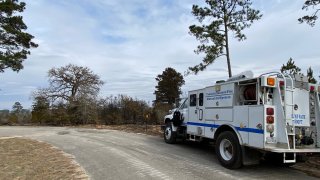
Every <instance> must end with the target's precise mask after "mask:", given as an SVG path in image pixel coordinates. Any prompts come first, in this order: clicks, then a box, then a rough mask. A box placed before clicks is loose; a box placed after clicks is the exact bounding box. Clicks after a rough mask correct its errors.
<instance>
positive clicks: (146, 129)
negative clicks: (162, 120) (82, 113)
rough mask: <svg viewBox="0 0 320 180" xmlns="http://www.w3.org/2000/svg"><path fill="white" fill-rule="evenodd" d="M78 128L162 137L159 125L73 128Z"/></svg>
mask: <svg viewBox="0 0 320 180" xmlns="http://www.w3.org/2000/svg"><path fill="white" fill-rule="evenodd" d="M75 127H77V128H78V127H80V128H95V129H111V130H118V131H124V132H129V133H141V134H147V135H152V136H160V137H162V136H163V132H162V131H161V126H160V125H147V126H146V125H140V124H124V125H81V126H75Z"/></svg>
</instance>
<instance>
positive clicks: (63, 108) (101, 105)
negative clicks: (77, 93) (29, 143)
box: [0, 95, 172, 126]
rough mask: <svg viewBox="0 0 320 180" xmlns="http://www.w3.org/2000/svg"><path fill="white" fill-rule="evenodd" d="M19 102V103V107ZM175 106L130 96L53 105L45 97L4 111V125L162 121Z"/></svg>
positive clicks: (0, 113) (1, 112) (1, 120)
mask: <svg viewBox="0 0 320 180" xmlns="http://www.w3.org/2000/svg"><path fill="white" fill-rule="evenodd" d="M17 105H18V106H19V107H18V108H16V107H17ZM171 107H172V106H170V105H168V104H154V106H149V105H148V104H147V102H146V101H143V100H139V99H134V98H132V97H129V96H126V95H118V96H109V97H106V98H101V99H98V100H97V99H96V100H91V101H87V100H86V101H76V102H73V103H72V104H70V103H63V102H59V103H56V104H50V103H49V102H48V101H45V100H44V99H39V98H38V99H36V100H35V102H34V103H33V105H32V110H27V109H23V107H22V105H21V104H20V103H19V102H16V103H15V104H14V105H13V108H12V110H0V123H1V124H2V125H15V124H17V125H26V124H33V125H52V126H65V125H84V124H99V125H121V124H145V123H146V124H149V125H151V124H161V123H162V119H163V117H164V115H165V114H167V113H168V110H169V109H170V108H171Z"/></svg>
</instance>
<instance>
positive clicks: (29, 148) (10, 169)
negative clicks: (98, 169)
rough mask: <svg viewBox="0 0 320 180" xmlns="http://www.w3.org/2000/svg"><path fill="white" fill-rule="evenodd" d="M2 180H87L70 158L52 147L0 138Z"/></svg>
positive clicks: (26, 140) (31, 141) (40, 143)
mask: <svg viewBox="0 0 320 180" xmlns="http://www.w3.org/2000/svg"><path fill="white" fill-rule="evenodd" d="M0 179H3V180H7V179H8V180H9V179H10V180H11V179H88V176H87V175H86V174H85V172H84V170H83V169H82V168H81V167H80V166H79V165H77V164H76V163H75V161H74V160H73V159H72V158H71V156H67V155H66V154H64V153H63V152H62V151H61V150H59V149H57V148H54V147H53V146H51V145H50V144H47V143H44V142H38V141H35V140H30V139H22V138H0Z"/></svg>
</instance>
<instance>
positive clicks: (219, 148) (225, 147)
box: [215, 131, 242, 169]
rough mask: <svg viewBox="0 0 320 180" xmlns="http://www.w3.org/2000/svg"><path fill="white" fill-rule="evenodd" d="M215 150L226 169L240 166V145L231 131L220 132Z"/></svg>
mask: <svg viewBox="0 0 320 180" xmlns="http://www.w3.org/2000/svg"><path fill="white" fill-rule="evenodd" d="M215 151H216V155H217V156H218V160H219V162H220V163H221V165H222V166H224V167H226V168H228V169H237V168H240V167H241V166H242V151H241V146H240V144H239V141H238V137H237V136H236V135H235V134H234V133H233V132H230V131H226V132H222V133H221V134H220V135H219V136H218V138H217V141H216V144H215Z"/></svg>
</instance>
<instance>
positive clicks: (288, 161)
mask: <svg viewBox="0 0 320 180" xmlns="http://www.w3.org/2000/svg"><path fill="white" fill-rule="evenodd" d="M295 162H296V160H284V163H295Z"/></svg>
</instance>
